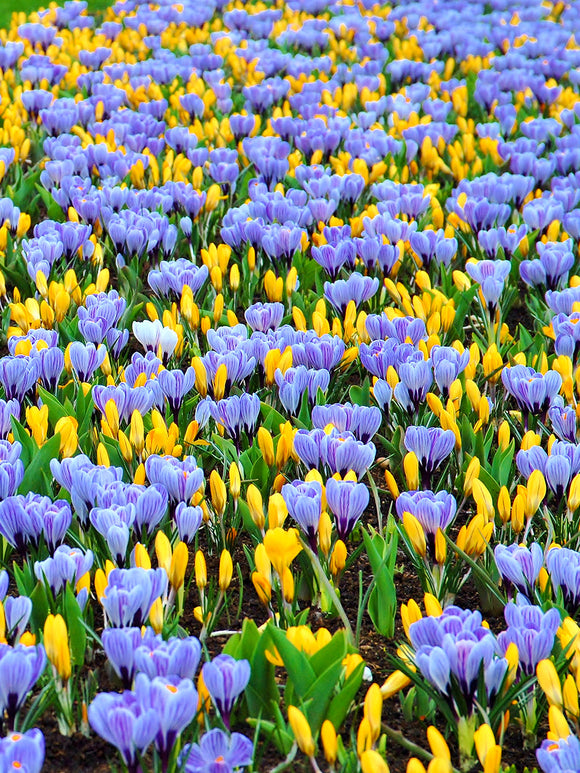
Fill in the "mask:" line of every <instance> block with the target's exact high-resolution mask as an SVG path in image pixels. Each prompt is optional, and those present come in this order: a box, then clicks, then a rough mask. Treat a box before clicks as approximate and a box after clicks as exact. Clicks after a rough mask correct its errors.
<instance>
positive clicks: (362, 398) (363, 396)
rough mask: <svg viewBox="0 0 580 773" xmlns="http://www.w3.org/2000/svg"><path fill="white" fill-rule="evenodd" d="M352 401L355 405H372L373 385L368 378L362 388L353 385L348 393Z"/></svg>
mask: <svg viewBox="0 0 580 773" xmlns="http://www.w3.org/2000/svg"><path fill="white" fill-rule="evenodd" d="M348 394H349V396H350V399H351V400H352V402H353V403H354V404H355V405H370V404H371V385H370V381H369V378H368V376H367V377H366V378H365V380H364V381H363V383H362V386H357V385H356V384H353V386H351V388H350V389H349V391H348Z"/></svg>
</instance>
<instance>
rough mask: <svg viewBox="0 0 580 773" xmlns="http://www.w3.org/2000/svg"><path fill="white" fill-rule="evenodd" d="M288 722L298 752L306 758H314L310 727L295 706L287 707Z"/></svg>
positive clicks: (314, 750) (314, 748)
mask: <svg viewBox="0 0 580 773" xmlns="http://www.w3.org/2000/svg"><path fill="white" fill-rule="evenodd" d="M288 721H289V722H290V727H291V728H292V732H293V733H294V738H295V739H296V743H297V744H298V748H299V749H300V751H301V752H302V753H303V754H305V755H306V756H307V757H314V754H315V752H316V747H315V745H314V739H313V737H312V731H311V730H310V725H309V724H308V720H307V719H306V717H305V716H304V714H303V713H302V712H301V711H300V709H298V708H296V706H289V707H288Z"/></svg>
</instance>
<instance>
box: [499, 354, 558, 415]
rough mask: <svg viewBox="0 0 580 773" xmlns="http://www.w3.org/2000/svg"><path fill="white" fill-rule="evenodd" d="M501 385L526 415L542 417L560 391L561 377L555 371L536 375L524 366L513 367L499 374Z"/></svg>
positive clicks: (531, 369)
mask: <svg viewBox="0 0 580 773" xmlns="http://www.w3.org/2000/svg"><path fill="white" fill-rule="evenodd" d="M501 380H502V383H503V385H504V387H505V389H506V390H507V392H508V393H509V394H510V395H512V397H514V399H515V401H516V403H517V404H518V406H519V408H520V409H521V410H522V411H523V412H524V413H525V414H526V415H529V414H531V415H533V416H543V415H544V414H545V413H546V412H547V411H548V409H549V408H550V406H551V404H552V401H553V400H554V398H555V397H556V395H557V394H558V392H559V391H560V387H561V385H562V377H561V376H560V374H559V373H558V372H556V371H555V370H549V371H548V372H547V373H545V374H542V373H537V372H536V371H535V370H534V369H533V368H528V367H526V366H525V365H514V366H512V367H511V368H504V369H503V370H502V372H501Z"/></svg>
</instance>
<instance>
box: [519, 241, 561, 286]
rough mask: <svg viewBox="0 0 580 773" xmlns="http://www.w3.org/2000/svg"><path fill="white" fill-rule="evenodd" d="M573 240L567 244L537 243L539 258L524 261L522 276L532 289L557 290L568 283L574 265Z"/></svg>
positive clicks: (521, 265) (521, 267) (522, 263)
mask: <svg viewBox="0 0 580 773" xmlns="http://www.w3.org/2000/svg"><path fill="white" fill-rule="evenodd" d="M571 241H572V240H571V239H569V240H568V241H567V242H558V243H555V242H550V243H549V244H543V243H542V242H538V243H537V250H538V254H539V258H538V259H536V260H522V262H521V263H520V276H521V278H522V279H523V281H524V282H525V283H526V284H527V285H529V286H530V287H545V288H546V289H547V290H557V289H558V288H559V287H561V286H562V285H564V284H566V282H567V281H568V274H569V272H570V269H571V268H572V266H573V265H574V255H573V253H572V250H571Z"/></svg>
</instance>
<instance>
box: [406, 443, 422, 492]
mask: <svg viewBox="0 0 580 773" xmlns="http://www.w3.org/2000/svg"><path fill="white" fill-rule="evenodd" d="M403 469H404V470H405V478H406V480H407V487H408V489H409V490H410V491H416V490H417V489H418V488H419V460H418V459H417V456H416V454H414V453H413V451H409V452H408V453H407V454H405V458H404V459H403Z"/></svg>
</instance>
